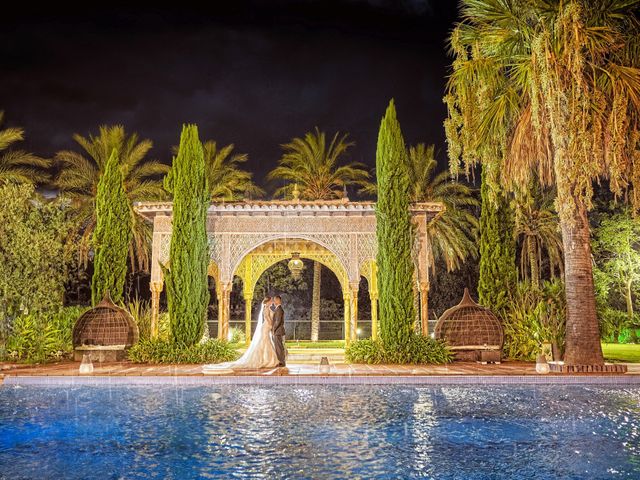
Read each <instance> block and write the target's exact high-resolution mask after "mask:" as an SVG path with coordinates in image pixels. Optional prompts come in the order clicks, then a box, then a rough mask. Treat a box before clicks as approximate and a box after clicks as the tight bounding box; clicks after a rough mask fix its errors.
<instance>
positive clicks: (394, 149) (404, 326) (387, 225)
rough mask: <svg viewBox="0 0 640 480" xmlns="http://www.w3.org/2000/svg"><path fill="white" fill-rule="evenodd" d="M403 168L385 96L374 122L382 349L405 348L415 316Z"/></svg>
mask: <svg viewBox="0 0 640 480" xmlns="http://www.w3.org/2000/svg"><path fill="white" fill-rule="evenodd" d="M408 170H409V166H408V158H407V151H406V149H405V145H404V139H403V138H402V132H401V131H400V124H399V123H398V120H397V118H396V109H395V105H394V103H393V100H391V102H390V103H389V107H388V108H387V111H386V113H385V116H384V118H383V119H382V122H381V124H380V131H379V133H378V147H377V151H376V176H377V178H378V202H377V204H376V237H377V241H378V256H377V264H378V285H379V304H380V309H379V311H380V313H379V318H380V338H381V339H382V342H383V343H384V346H385V349H386V350H388V351H389V352H397V353H400V352H402V351H405V349H406V348H408V346H409V342H410V341H411V339H412V336H413V335H414V333H413V323H414V319H415V318H416V311H415V306H414V303H413V284H412V282H413V273H414V265H413V260H412V258H411V248H412V247H413V240H414V227H413V224H412V222H411V214H410V212H409V200H410V197H409V195H410V184H409V173H408Z"/></svg>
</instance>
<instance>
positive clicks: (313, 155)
mask: <svg viewBox="0 0 640 480" xmlns="http://www.w3.org/2000/svg"><path fill="white" fill-rule="evenodd" d="M347 138H348V136H347V135H346V134H345V135H340V133H339V132H336V133H335V134H334V136H333V138H332V139H331V142H329V143H328V144H327V138H326V134H325V132H321V131H320V130H319V129H318V128H317V127H316V129H315V131H313V132H307V133H306V134H305V136H304V137H303V138H299V137H296V138H294V139H292V140H291V142H289V143H287V144H285V145H283V146H282V148H283V149H284V154H283V156H282V158H281V159H280V162H279V165H278V166H277V167H276V168H275V169H274V170H272V171H271V172H269V175H268V178H269V179H270V180H276V179H279V180H287V181H289V183H288V184H287V185H284V186H282V187H280V188H278V189H277V190H276V192H275V195H276V196H284V197H285V198H291V197H292V195H293V191H294V188H298V189H299V195H300V198H302V199H303V200H333V199H338V198H341V197H343V196H344V191H345V188H346V187H347V186H350V185H355V186H359V187H361V188H362V189H365V188H367V187H369V186H370V182H369V173H368V172H367V170H366V169H365V167H364V165H362V164H360V163H357V162H352V163H348V164H346V165H341V164H340V163H341V160H342V158H343V157H344V155H345V154H346V153H347V151H348V150H349V148H350V147H352V146H353V145H354V143H353V142H348V141H347ZM321 275H322V264H321V263H320V262H313V292H312V296H311V298H312V305H311V340H312V341H317V340H318V335H319V332H320V289H321V279H322V277H321Z"/></svg>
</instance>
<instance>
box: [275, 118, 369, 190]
mask: <svg viewBox="0 0 640 480" xmlns="http://www.w3.org/2000/svg"><path fill="white" fill-rule="evenodd" d="M353 145H354V143H353V142H348V141H347V135H346V134H345V135H340V133H339V132H337V133H336V134H335V135H334V136H333V138H332V140H331V142H330V143H329V144H328V145H327V141H326V134H325V133H324V132H321V131H320V130H319V129H318V128H317V127H316V129H315V131H314V132H307V133H306V134H305V136H304V138H299V137H296V138H293V139H292V140H291V142H289V143H287V144H285V145H283V146H282V148H283V149H284V154H283V155H282V158H281V159H280V161H279V164H278V166H277V167H276V168H275V169H273V170H272V171H271V172H269V175H268V176H267V178H269V179H270V180H286V181H289V182H290V183H289V184H287V185H285V186H283V187H280V188H278V189H277V190H276V192H275V193H274V196H276V197H280V196H281V197H285V198H291V196H292V194H293V189H294V185H297V187H298V188H299V191H300V198H302V199H304V200H331V199H336V198H342V197H343V196H344V188H345V187H347V186H350V185H355V186H359V187H361V188H368V187H370V185H371V183H370V182H369V173H368V172H367V170H366V169H365V167H364V165H363V164H361V163H357V162H351V163H349V164H346V165H340V163H341V160H342V158H343V157H344V155H345V154H346V153H347V151H348V150H349V148H350V147H352V146H353Z"/></svg>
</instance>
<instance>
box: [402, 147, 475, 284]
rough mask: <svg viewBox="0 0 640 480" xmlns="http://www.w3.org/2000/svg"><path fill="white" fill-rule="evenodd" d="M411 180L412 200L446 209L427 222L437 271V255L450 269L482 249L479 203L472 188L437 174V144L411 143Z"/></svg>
mask: <svg viewBox="0 0 640 480" xmlns="http://www.w3.org/2000/svg"><path fill="white" fill-rule="evenodd" d="M407 154H408V158H409V184H410V188H411V201H412V202H441V203H443V204H444V206H445V211H444V212H443V213H442V214H440V215H437V216H436V217H435V218H434V219H433V220H431V221H430V222H429V224H428V225H427V230H428V233H429V238H430V239H431V241H430V242H429V245H428V248H429V249H430V252H429V262H430V265H429V267H430V268H431V269H432V270H433V272H434V274H435V266H436V259H437V258H442V259H443V260H444V264H445V266H446V269H447V271H452V270H457V269H459V268H460V266H461V265H462V263H464V261H465V260H466V259H467V257H471V258H476V256H477V253H478V247H477V237H478V220H477V218H476V214H475V212H474V211H473V209H474V208H475V207H477V206H478V205H479V202H478V200H477V199H476V198H475V197H474V192H473V190H472V189H471V188H469V187H468V186H467V185H465V184H464V183H462V182H458V181H456V180H452V179H451V178H450V175H449V173H447V172H441V173H439V174H436V170H437V167H438V162H437V161H436V159H435V156H434V146H433V145H429V146H426V145H425V144H423V143H420V144H418V145H416V146H415V147H410V148H409V151H408V152H407Z"/></svg>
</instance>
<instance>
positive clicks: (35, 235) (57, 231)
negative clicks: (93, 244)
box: [0, 184, 71, 340]
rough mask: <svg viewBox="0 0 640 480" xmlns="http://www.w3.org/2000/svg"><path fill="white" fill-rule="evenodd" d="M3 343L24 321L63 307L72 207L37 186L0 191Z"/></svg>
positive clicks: (1, 188) (0, 334)
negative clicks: (45, 196)
mask: <svg viewBox="0 0 640 480" xmlns="http://www.w3.org/2000/svg"><path fill="white" fill-rule="evenodd" d="M0 205H2V208H0V340H2V339H4V338H6V334H7V333H8V332H7V331H8V329H9V328H10V326H11V322H12V319H13V318H15V317H17V316H19V315H27V314H29V313H34V314H35V313H40V312H48V311H55V310H57V309H59V308H60V307H61V306H62V300H63V296H64V284H65V281H66V279H67V265H68V264H69V261H70V257H71V252H70V249H69V247H68V244H67V243H66V239H67V235H68V232H69V220H68V215H67V204H66V203H65V201H64V199H58V200H55V201H52V202H47V201H43V200H42V199H40V198H38V197H34V187H33V186H32V185H28V184H23V185H14V184H7V185H4V186H0Z"/></svg>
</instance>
